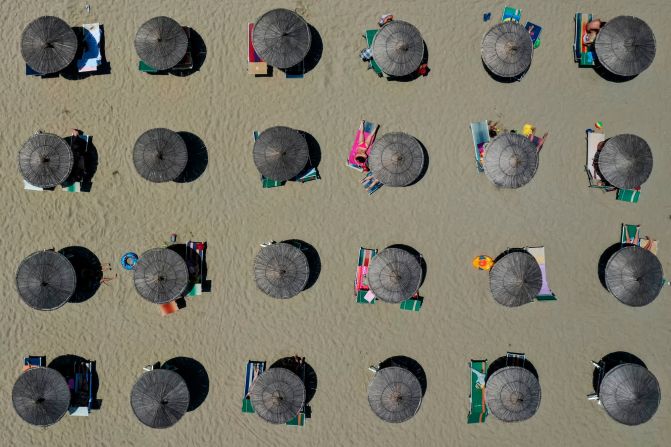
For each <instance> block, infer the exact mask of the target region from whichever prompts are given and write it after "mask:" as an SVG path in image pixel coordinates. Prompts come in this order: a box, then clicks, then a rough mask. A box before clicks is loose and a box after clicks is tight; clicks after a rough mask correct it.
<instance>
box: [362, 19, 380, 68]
mask: <svg viewBox="0 0 671 447" xmlns="http://www.w3.org/2000/svg"><path fill="white" fill-rule="evenodd" d="M379 31H380V30H379V29H369V30H366V33H365V34H364V37H365V38H366V45H367V46H368V48H371V47H372V46H373V41H374V40H375V36H376V35H377V33H378V32H379ZM368 68H370V69H372V70H373V71H374V72H375V74H376V75H378V76H380V77H382V76H384V72H383V71H382V69H381V68H380V66H379V65H378V64H377V62H375V59H373V58H371V60H369V61H368Z"/></svg>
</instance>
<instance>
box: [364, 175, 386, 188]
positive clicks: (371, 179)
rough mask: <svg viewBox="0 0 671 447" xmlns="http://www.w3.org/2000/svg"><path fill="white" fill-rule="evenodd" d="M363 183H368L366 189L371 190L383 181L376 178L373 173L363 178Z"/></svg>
mask: <svg viewBox="0 0 671 447" xmlns="http://www.w3.org/2000/svg"><path fill="white" fill-rule="evenodd" d="M366 182H368V183H366ZM361 183H362V184H364V183H366V191H368V192H370V191H371V190H373V188H375V186H376V185H377V184H378V183H381V182H380V181H379V180H378V179H376V178H375V177H373V176H372V175H367V176H365V177H364V178H363V179H361Z"/></svg>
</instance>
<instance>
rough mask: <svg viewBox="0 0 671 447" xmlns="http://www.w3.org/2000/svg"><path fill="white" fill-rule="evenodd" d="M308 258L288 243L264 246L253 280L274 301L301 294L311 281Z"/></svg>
mask: <svg viewBox="0 0 671 447" xmlns="http://www.w3.org/2000/svg"><path fill="white" fill-rule="evenodd" d="M309 277H310V266H309V264H308V258H307V256H305V254H304V253H303V252H302V251H301V250H300V249H299V248H297V247H294V246H293V245H291V244H287V243H286V242H280V243H278V244H272V245H268V246H266V247H262V248H261V250H260V251H259V252H258V253H257V255H256V258H254V280H255V281H256V285H257V287H258V288H259V289H261V290H262V291H263V293H265V294H266V295H270V296H271V297H273V298H281V299H284V298H291V297H293V296H296V295H298V294H299V293H300V292H301V291H302V290H303V289H304V288H305V285H306V284H307V282H308V278H309Z"/></svg>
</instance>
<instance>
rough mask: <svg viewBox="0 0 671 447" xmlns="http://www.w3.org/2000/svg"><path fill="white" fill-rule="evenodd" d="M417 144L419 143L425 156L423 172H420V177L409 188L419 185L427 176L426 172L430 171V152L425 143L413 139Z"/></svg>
mask: <svg viewBox="0 0 671 447" xmlns="http://www.w3.org/2000/svg"><path fill="white" fill-rule="evenodd" d="M413 138H414V139H415V140H417V142H418V143H419V145H420V147H421V148H422V153H423V154H424V164H423V165H422V170H421V171H419V175H418V176H417V178H416V179H415V180H413V181H412V182H410V183H409V184H408V185H407V186H413V185H415V184H417V183H419V181H420V180H422V179H423V178H424V176H425V175H426V171H427V170H428V169H429V151H427V150H426V146H424V143H422V142H421V141H419V138H417V137H413Z"/></svg>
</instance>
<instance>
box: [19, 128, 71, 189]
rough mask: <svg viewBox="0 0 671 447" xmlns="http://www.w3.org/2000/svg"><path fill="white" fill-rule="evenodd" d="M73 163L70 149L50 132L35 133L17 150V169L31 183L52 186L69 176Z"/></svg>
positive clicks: (43, 186)
mask: <svg viewBox="0 0 671 447" xmlns="http://www.w3.org/2000/svg"><path fill="white" fill-rule="evenodd" d="M73 164H74V155H73V153H72V149H71V148H70V146H69V145H68V143H66V142H65V140H64V139H63V138H61V137H59V136H58V135H54V134H51V133H41V132H40V133H36V134H35V135H33V136H32V137H30V139H28V141H26V142H25V143H23V146H21V149H20V150H19V170H20V171H21V175H23V178H24V179H25V180H26V181H27V182H28V183H30V184H31V185H34V186H37V187H40V188H53V187H54V186H57V185H60V184H61V183H63V182H64V181H65V180H67V178H68V177H69V176H70V173H71V172H72V166H73Z"/></svg>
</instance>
